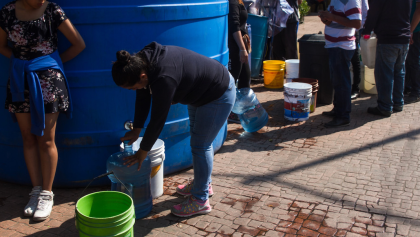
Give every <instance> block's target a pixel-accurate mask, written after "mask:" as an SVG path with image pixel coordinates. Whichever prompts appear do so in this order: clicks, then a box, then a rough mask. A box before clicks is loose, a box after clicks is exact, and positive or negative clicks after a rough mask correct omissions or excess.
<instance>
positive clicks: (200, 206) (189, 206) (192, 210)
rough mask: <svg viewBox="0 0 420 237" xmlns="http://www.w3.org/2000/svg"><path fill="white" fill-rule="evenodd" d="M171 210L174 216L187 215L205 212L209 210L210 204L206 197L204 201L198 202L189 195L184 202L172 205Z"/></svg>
mask: <svg viewBox="0 0 420 237" xmlns="http://www.w3.org/2000/svg"><path fill="white" fill-rule="evenodd" d="M171 212H172V214H174V215H175V216H179V217H188V216H193V215H201V214H207V213H209V212H211V206H210V202H209V200H208V199H207V200H206V201H205V202H204V203H200V202H199V201H198V200H197V199H196V198H195V197H194V196H192V195H191V196H189V197H188V198H187V200H186V201H185V202H183V203H181V204H178V205H175V206H173V207H172V209H171Z"/></svg>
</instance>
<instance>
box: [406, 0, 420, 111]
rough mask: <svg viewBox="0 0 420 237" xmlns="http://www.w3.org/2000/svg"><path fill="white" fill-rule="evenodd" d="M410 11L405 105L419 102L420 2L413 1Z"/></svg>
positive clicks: (418, 0)
mask: <svg viewBox="0 0 420 237" xmlns="http://www.w3.org/2000/svg"><path fill="white" fill-rule="evenodd" d="M411 9H412V10H411V28H410V31H411V42H410V48H409V49H408V54H407V59H406V60H405V63H406V65H407V66H406V67H407V74H406V75H405V89H406V94H408V97H406V98H405V103H406V104H410V103H415V102H419V101H420V24H419V22H420V0H413V3H412V6H411Z"/></svg>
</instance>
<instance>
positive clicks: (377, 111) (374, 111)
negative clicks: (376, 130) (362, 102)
mask: <svg viewBox="0 0 420 237" xmlns="http://www.w3.org/2000/svg"><path fill="white" fill-rule="evenodd" d="M367 112H368V113H370V114H374V115H379V116H383V117H391V114H392V111H383V110H380V109H379V108H378V107H369V108H368V110H367Z"/></svg>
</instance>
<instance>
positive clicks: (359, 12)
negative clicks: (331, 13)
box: [345, 7, 362, 16]
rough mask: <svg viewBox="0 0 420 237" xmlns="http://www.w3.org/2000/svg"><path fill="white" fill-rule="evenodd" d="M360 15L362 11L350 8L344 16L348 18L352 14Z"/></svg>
mask: <svg viewBox="0 0 420 237" xmlns="http://www.w3.org/2000/svg"><path fill="white" fill-rule="evenodd" d="M361 13H362V9H360V8H357V7H355V8H352V9H350V10H347V11H346V13H345V14H346V16H350V15H353V14H361Z"/></svg>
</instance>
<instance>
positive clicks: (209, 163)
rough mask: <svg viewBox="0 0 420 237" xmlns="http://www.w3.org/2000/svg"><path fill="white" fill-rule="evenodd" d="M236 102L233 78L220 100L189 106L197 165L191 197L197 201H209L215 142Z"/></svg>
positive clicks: (195, 166) (193, 148)
mask: <svg viewBox="0 0 420 237" xmlns="http://www.w3.org/2000/svg"><path fill="white" fill-rule="evenodd" d="M235 99H236V87H235V80H234V79H233V77H232V76H231V77H230V83H229V87H228V89H227V90H226V92H225V93H224V94H223V95H222V96H221V97H220V98H219V99H217V100H215V101H212V102H210V103H208V104H205V105H203V106H199V107H194V106H191V105H189V106H188V115H189V117H190V134H191V151H192V156H193V166H194V185H193V188H192V189H191V194H192V195H193V196H194V197H195V198H197V199H198V200H202V201H205V200H207V199H208V198H209V184H210V183H211V172H212V170H213V156H214V153H213V145H212V143H213V141H214V139H215V138H216V136H217V134H218V133H219V131H220V129H221V128H222V127H223V124H224V123H225V122H226V121H227V118H228V116H229V114H230V111H231V110H232V107H233V104H234V103H235Z"/></svg>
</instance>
